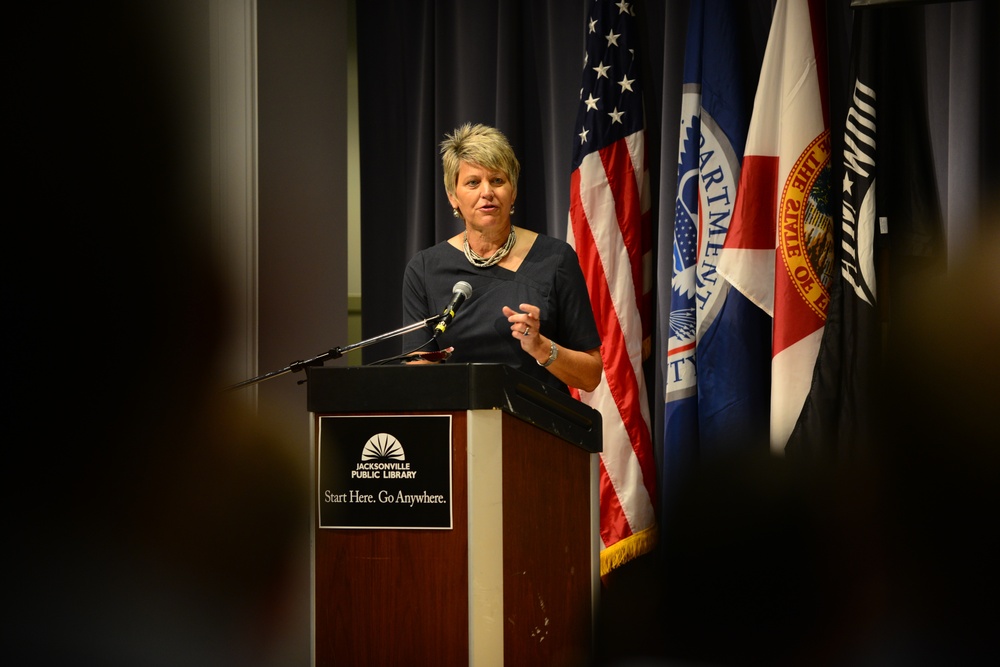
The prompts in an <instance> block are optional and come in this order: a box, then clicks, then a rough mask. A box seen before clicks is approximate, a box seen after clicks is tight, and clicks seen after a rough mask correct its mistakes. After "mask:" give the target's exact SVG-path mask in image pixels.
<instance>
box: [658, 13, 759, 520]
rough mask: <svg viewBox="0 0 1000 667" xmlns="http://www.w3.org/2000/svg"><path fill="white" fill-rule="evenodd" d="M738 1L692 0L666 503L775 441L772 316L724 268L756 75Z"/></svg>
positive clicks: (674, 277) (667, 366)
mask: <svg viewBox="0 0 1000 667" xmlns="http://www.w3.org/2000/svg"><path fill="white" fill-rule="evenodd" d="M741 5H742V3H732V2H726V1H724V0H695V1H694V2H692V3H691V13H690V16H689V23H688V34H687V44H686V52H685V56H684V90H683V98H682V108H681V122H680V141H679V145H678V165H677V200H676V206H675V213H674V236H673V239H674V242H673V271H672V273H671V284H670V327H669V340H668V342H667V352H666V359H665V361H664V380H665V383H666V393H665V401H666V402H665V408H664V409H665V412H664V447H663V471H662V475H661V479H662V481H663V483H662V487H661V488H662V493H663V499H664V503H665V505H669V498H670V497H671V495H672V494H673V493H674V492H675V491H676V490H677V487H678V484H680V483H681V482H682V481H683V479H684V477H685V476H686V475H687V474H688V473H690V472H691V471H692V470H693V469H694V468H695V467H696V466H697V465H698V464H699V463H700V462H703V461H706V460H708V459H710V458H712V457H714V456H717V455H719V454H723V453H726V452H730V451H733V450H734V449H745V448H750V447H753V446H755V445H762V446H763V448H764V449H765V450H766V447H767V433H768V403H769V398H768V397H769V394H770V349H771V344H770V336H771V319H770V317H768V316H767V314H766V313H764V311H762V310H761V309H760V308H758V307H756V306H755V305H754V304H752V303H751V302H750V301H748V300H747V299H746V297H744V296H743V295H742V294H740V293H739V291H737V290H735V289H730V285H729V283H728V282H727V281H726V280H725V279H724V278H723V277H722V276H720V275H719V274H718V273H717V272H716V265H717V260H718V253H719V251H720V250H721V249H722V245H723V242H724V241H725V238H726V233H727V231H728V229H729V222H730V220H731V217H732V212H733V207H734V204H735V200H736V189H737V184H738V182H739V176H740V166H741V163H742V160H743V148H744V145H745V143H746V136H747V128H748V126H749V120H750V93H749V92H748V91H752V88H751V86H752V81H751V78H752V76H754V75H755V74H754V73H755V72H757V71H759V68H758V69H756V70H755V69H754V68H753V66H752V65H753V62H754V58H753V52H752V49H751V48H750V47H749V46H744V45H748V44H749V35H747V34H746V25H747V22H746V20H745V17H742V16H741V15H739V14H738V12H740V11H745V8H744V7H742V6H741ZM757 63H758V64H759V60H758V61H757Z"/></svg>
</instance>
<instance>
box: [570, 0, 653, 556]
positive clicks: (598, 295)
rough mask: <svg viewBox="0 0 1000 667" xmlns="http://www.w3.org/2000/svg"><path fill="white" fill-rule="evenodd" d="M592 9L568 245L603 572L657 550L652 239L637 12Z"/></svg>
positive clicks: (616, 5) (600, 1) (600, 0)
mask: <svg viewBox="0 0 1000 667" xmlns="http://www.w3.org/2000/svg"><path fill="white" fill-rule="evenodd" d="M591 7H592V8H591V15H590V17H589V20H588V22H587V34H586V45H587V53H586V56H585V58H584V64H583V86H582V88H581V89H580V105H579V110H578V112H577V120H576V124H575V126H574V133H575V135H576V136H575V139H574V142H573V144H574V147H575V148H574V152H573V164H572V169H573V171H572V175H571V177H570V210H569V229H568V231H567V240H568V241H569V243H570V244H571V245H573V246H574V247H575V248H576V252H577V255H579V258H580V265H581V267H582V268H583V274H584V276H585V278H586V280H587V286H588V289H589V291H590V301H591V305H592V306H593V309H594V315H595V317H596V319H597V327H598V330H599V331H600V334H601V341H602V351H601V355H602V358H603V361H604V377H603V379H602V380H601V384H600V385H599V386H598V387H597V389H595V390H594V391H593V392H579V393H578V394H577V396H578V397H579V398H580V400H582V401H583V402H584V403H586V404H588V405H590V406H591V407H593V408H595V409H596V410H598V411H600V413H601V415H602V417H603V422H604V433H603V435H604V451H603V453H602V454H601V465H600V533H601V542H602V547H603V548H602V551H601V574H602V575H604V574H607V573H609V572H610V571H612V570H613V569H615V568H616V567H618V566H619V565H622V564H624V563H626V562H628V561H629V560H631V559H633V558H635V557H636V556H639V555H641V554H643V553H647V552H649V551H650V550H652V548H653V547H654V546H655V544H656V530H657V528H656V513H655V510H654V499H655V498H656V497H657V495H656V464H655V461H654V457H653V446H652V440H651V437H650V426H649V425H650V419H649V406H648V402H647V395H646V385H645V380H644V378H643V370H642V362H643V356H644V354H643V350H644V349H646V350H647V351H648V349H649V347H648V346H649V335H650V334H649V332H650V325H651V313H650V304H651V285H652V276H651V266H652V241H651V231H650V224H651V223H650V200H649V190H648V183H649V174H648V171H647V167H646V146H645V130H644V118H643V105H642V86H641V85H640V64H639V63H640V60H639V57H638V52H637V49H638V47H639V40H638V33H637V31H636V25H635V23H636V18H635V13H634V10H633V7H632V5H631V3H628V2H608V1H605V0H597V1H595V2H593V3H592V4H591Z"/></svg>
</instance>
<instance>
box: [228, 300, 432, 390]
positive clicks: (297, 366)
mask: <svg viewBox="0 0 1000 667" xmlns="http://www.w3.org/2000/svg"><path fill="white" fill-rule="evenodd" d="M440 319H441V316H440V315H431V316H430V317H427V318H424V319H422V320H420V321H419V322H414V323H413V324H408V325H406V326H405V327H400V328H399V329H396V330H395V331H390V332H388V333H384V334H380V335H378V336H375V337H374V338H369V339H367V340H363V341H360V342H358V343H352V344H350V345H345V346H343V347H335V348H332V349H330V350H328V351H326V352H324V353H323V354H320V355H317V356H315V357H313V358H311V359H306V360H304V361H293V362H292V363H290V364H289V365H287V366H285V367H284V368H282V369H280V370H277V371H271V372H270V373H264V374H263V375H258V376H257V377H252V378H250V379H248V380H244V381H243V382H237V383H236V384H234V385H230V386H229V387H226V391H232V390H234V389H241V388H243V387H249V386H250V385H254V384H257V383H258V382H263V381H264V380H270V379H271V378H276V377H279V376H281V375H285V374H286V373H295V372H298V371H301V370H302V369H304V368H307V367H309V366H322V365H323V364H324V363H325V362H326V361H327V360H329V359H339V358H340V357H342V356H344V355H345V354H347V353H348V352H350V351H352V350H356V349H359V348H362V347H366V346H368V345H372V344H374V343H378V342H381V341H383V340H386V339H387V338H395V337H396V336H402V335H403V334H406V333H410V332H411V331H416V330H417V329H420V328H422V327H426V326H428V325H429V324H431V323H432V322H435V321H437V320H440ZM302 382H305V380H303V381H302ZM300 384H301V383H300Z"/></svg>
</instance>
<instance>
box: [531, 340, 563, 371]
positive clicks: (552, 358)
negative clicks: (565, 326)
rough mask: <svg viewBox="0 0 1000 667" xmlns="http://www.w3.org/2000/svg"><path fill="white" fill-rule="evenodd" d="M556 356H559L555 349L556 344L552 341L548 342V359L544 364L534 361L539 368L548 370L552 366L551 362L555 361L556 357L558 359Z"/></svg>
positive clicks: (556, 348) (557, 350)
mask: <svg viewBox="0 0 1000 667" xmlns="http://www.w3.org/2000/svg"><path fill="white" fill-rule="evenodd" d="M558 356H559V348H558V347H556V342H555V341H554V340H550V341H549V358H548V359H546V360H545V363H544V364H543V363H542V362H540V361H536V362H535V363H536V364H538V365H539V366H541V367H542V368H548V367H549V366H551V365H552V362H553V361H555V360H556V357H558Z"/></svg>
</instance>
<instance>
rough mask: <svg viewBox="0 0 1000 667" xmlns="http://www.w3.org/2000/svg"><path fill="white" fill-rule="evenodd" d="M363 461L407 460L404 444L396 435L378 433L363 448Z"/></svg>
mask: <svg viewBox="0 0 1000 667" xmlns="http://www.w3.org/2000/svg"><path fill="white" fill-rule="evenodd" d="M361 460H362V461H405V460H406V454H405V453H404V452H403V445H402V443H400V442H399V440H397V439H396V437H395V436H394V435H390V434H388V433H376V434H375V435H373V436H372V437H370V438H368V442H366V443H365V446H364V449H362V450H361Z"/></svg>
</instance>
